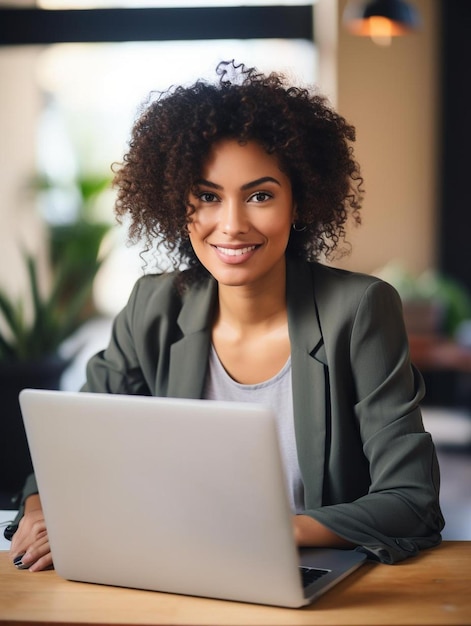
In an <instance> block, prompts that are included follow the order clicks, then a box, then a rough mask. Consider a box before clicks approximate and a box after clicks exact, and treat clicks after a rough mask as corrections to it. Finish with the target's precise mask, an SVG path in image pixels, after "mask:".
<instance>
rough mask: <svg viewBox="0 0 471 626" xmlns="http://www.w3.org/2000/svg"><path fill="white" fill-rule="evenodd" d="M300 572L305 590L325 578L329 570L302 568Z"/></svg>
mask: <svg viewBox="0 0 471 626" xmlns="http://www.w3.org/2000/svg"><path fill="white" fill-rule="evenodd" d="M299 571H300V573H301V580H302V583H303V588H306V587H308V586H309V585H310V584H311V583H313V582H315V581H316V580H319V578H322V576H325V575H326V574H328V573H329V571H330V570H328V569H318V568H314V567H300V568H299Z"/></svg>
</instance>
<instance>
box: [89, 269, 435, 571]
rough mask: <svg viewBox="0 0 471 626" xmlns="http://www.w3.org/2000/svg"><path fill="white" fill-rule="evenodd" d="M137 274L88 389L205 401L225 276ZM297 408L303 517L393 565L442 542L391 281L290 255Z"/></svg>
mask: <svg viewBox="0 0 471 626" xmlns="http://www.w3.org/2000/svg"><path fill="white" fill-rule="evenodd" d="M175 278H176V274H174V273H171V274H162V275H149V276H144V277H143V278H141V279H140V280H139V281H138V282H137V283H136V286H135V288H134V290H133V292H132V294H131V297H130V299H129V302H128V304H127V306H126V307H125V308H124V310H123V311H122V312H121V313H120V314H119V315H118V316H117V318H116V320H115V322H114V326H113V331H112V337H111V341H110V344H109V346H108V347H107V348H106V350H104V351H103V352H101V353H99V354H97V355H96V356H95V357H93V358H92V359H91V360H90V362H89V364H88V368H87V383H86V385H85V386H84V388H83V390H85V391H92V392H109V393H125V394H144V395H155V396H168V397H179V398H201V397H202V394H203V389H204V384H205V376H206V368H207V363H208V354H209V349H210V343H211V321H212V317H213V312H214V307H215V303H216V299H217V284H216V282H215V281H214V279H212V278H209V277H208V279H207V280H206V281H205V282H203V283H200V284H198V285H194V286H191V287H189V288H188V289H187V290H186V291H184V292H183V293H181V292H180V291H179V290H178V289H177V288H176V286H175ZM287 305H288V324H289V334H290V340H291V363H292V385H293V404H294V406H293V409H294V420H295V432H296V442H297V450H298V459H299V465H300V470H301V475H302V478H303V481H304V488H305V506H306V514H308V515H310V516H312V517H313V518H315V519H317V520H318V521H319V522H321V523H322V524H324V525H325V526H327V527H328V528H330V529H331V530H333V531H334V532H335V533H337V534H339V535H341V536H342V537H344V538H346V539H348V540H350V541H352V542H354V543H356V544H358V545H359V546H362V549H364V550H366V551H367V552H368V553H369V555H370V557H372V558H376V559H379V560H381V561H383V562H385V563H393V562H396V561H399V560H402V559H404V558H406V557H408V556H411V555H413V554H416V553H417V551H418V550H419V549H422V548H427V547H430V546H433V545H436V544H438V543H439V542H440V540H441V536H440V531H441V529H442V528H443V525H444V522H443V518H442V515H441V511H440V507H439V502H438V493H439V471H438V464H437V459H436V455H435V450H434V446H433V443H432V440H431V437H430V435H429V434H427V433H425V432H424V429H423V425H422V418H421V413H420V408H419V402H420V401H421V399H422V397H423V393H424V388H423V382H422V378H421V376H420V374H419V373H418V372H417V371H416V370H415V368H414V367H413V366H412V365H411V363H410V358H409V349H408V342H407V336H406V332H405V328H404V323H403V319H402V310H401V302H400V299H399V296H398V295H397V293H396V291H395V290H394V289H393V288H392V287H391V286H390V285H388V284H387V283H385V282H383V281H381V280H379V279H377V278H374V277H371V276H366V275H362V274H356V273H352V272H346V271H343V270H338V269H333V268H328V267H326V266H323V265H321V264H318V263H311V264H309V263H305V262H301V261H288V263H287Z"/></svg>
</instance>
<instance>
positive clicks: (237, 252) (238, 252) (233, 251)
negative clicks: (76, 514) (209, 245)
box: [214, 245, 259, 256]
mask: <svg viewBox="0 0 471 626" xmlns="http://www.w3.org/2000/svg"><path fill="white" fill-rule="evenodd" d="M258 247H259V246H255V245H254V246H246V247H244V248H224V247H222V246H214V248H215V249H216V250H217V251H218V252H220V253H221V254H225V255H226V256H242V255H244V254H248V253H249V252H253V251H254V250H255V249H256V248H258Z"/></svg>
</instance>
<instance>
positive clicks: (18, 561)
mask: <svg viewBox="0 0 471 626" xmlns="http://www.w3.org/2000/svg"><path fill="white" fill-rule="evenodd" d="M24 555H25V553H23V554H19V555H18V556H16V557H15V558H14V559H13V565H14V566H15V567H16V568H17V569H27V568H28V567H29V565H25V564H24V563H23V560H22V559H23V557H24Z"/></svg>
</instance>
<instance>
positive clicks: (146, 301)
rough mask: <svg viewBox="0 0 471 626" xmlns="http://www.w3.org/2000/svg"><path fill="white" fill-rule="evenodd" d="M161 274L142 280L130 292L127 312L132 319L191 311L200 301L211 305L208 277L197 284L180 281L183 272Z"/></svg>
mask: <svg viewBox="0 0 471 626" xmlns="http://www.w3.org/2000/svg"><path fill="white" fill-rule="evenodd" d="M186 271H188V270H182V271H174V272H163V273H160V274H157V273H156V274H145V275H144V276H141V277H140V278H139V279H138V280H137V281H136V283H135V284H134V287H133V289H132V291H131V295H130V297H129V300H128V303H127V306H126V309H127V310H128V313H131V315H135V314H137V315H139V316H140V315H142V314H149V313H152V315H153V316H155V315H160V314H163V315H166V314H168V313H170V312H173V313H176V312H177V311H179V310H181V309H183V308H185V307H190V308H191V307H192V306H193V305H194V304H195V303H196V302H199V301H204V302H206V301H208V302H210V301H211V298H212V296H213V292H214V285H213V283H214V281H213V280H211V279H210V278H209V277H208V278H207V279H201V280H199V281H185V280H182V279H183V278H185V277H184V272H186Z"/></svg>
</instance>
